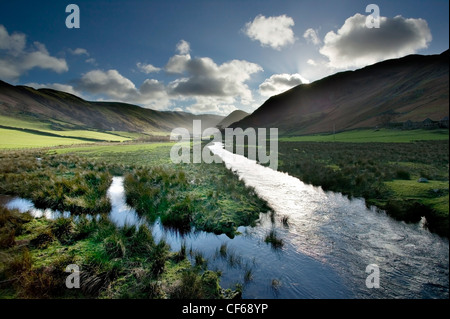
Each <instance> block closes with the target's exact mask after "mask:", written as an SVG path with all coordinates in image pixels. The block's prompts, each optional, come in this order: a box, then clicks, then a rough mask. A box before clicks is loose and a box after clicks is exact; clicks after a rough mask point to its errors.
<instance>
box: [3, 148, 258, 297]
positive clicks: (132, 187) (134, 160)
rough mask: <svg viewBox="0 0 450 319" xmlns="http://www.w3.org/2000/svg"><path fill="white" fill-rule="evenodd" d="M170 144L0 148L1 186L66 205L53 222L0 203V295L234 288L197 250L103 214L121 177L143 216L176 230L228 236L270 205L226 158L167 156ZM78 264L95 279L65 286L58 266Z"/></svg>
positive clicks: (46, 204) (206, 293) (197, 293)
mask: <svg viewBox="0 0 450 319" xmlns="http://www.w3.org/2000/svg"><path fill="white" fill-rule="evenodd" d="M171 145H172V144H167V143H161V144H159V145H158V143H152V144H133V145H112V146H109V147H108V146H105V145H102V146H101V147H99V148H97V147H96V146H95V145H94V146H85V147H84V148H82V149H76V148H70V149H61V148H58V149H55V150H52V149H50V150H49V149H45V150H23V151H2V152H1V154H0V157H1V163H2V164H1V166H0V194H7V195H10V196H19V197H22V198H27V199H30V200H31V201H32V202H33V203H34V204H35V206H36V207H37V208H43V209H47V208H50V209H54V210H59V211H61V212H64V211H70V212H71V218H69V219H57V220H55V221H51V220H46V219H45V218H38V219H30V218H29V216H28V215H27V214H24V215H20V214H18V213H17V212H14V211H9V210H7V209H2V210H1V212H0V218H1V219H2V224H0V242H1V247H0V254H1V256H0V258H1V264H2V267H1V269H0V281H1V282H3V281H4V282H5V283H7V285H2V286H1V287H0V288H1V290H2V292H1V295H2V298H10V297H13V298H66V297H68V298H78V297H81V298H85V297H88V298H102V297H105V298H119V297H120V298H122V297H124V298H143V297H145V298H229V297H233V296H238V295H239V294H240V292H239V289H238V290H236V289H232V290H228V291H225V290H223V289H221V288H220V285H219V281H220V274H219V273H218V272H214V271H210V270H208V269H207V268H206V262H205V261H204V259H203V258H202V257H201V254H199V253H198V252H196V251H192V250H191V251H188V250H187V247H184V248H181V250H180V251H177V252H173V251H170V250H169V247H168V245H167V244H166V243H165V242H164V240H162V241H161V240H160V241H159V242H156V241H155V240H153V238H152V236H151V234H150V233H149V232H148V230H145V229H143V228H142V229H141V228H139V230H136V231H134V230H133V229H132V228H131V227H124V228H118V227H116V226H115V225H113V224H111V222H110V221H108V219H107V218H106V217H107V216H108V214H109V212H110V211H111V208H112V207H111V202H110V200H109V198H108V194H107V190H108V187H109V186H110V185H111V181H112V177H113V176H118V175H119V176H120V175H121V176H125V177H126V180H127V181H126V183H125V188H126V191H127V193H126V196H127V199H128V202H129V203H130V204H131V206H133V208H136V210H137V211H138V213H139V215H140V216H141V217H143V218H145V219H146V220H148V221H149V222H153V221H155V219H156V218H160V220H161V221H162V223H163V224H164V225H165V226H167V227H169V228H172V229H173V228H175V229H177V231H180V232H183V231H188V230H189V229H190V228H191V227H195V228H196V229H198V230H201V229H203V230H207V231H211V232H215V233H217V234H221V233H226V234H227V235H228V236H229V237H234V236H235V234H236V232H237V228H238V227H239V226H243V225H250V224H254V223H255V221H256V220H257V219H258V218H259V214H260V212H261V211H264V210H267V207H266V206H265V202H264V201H262V200H260V199H259V198H258V197H257V196H256V195H255V194H254V193H252V190H251V189H249V188H247V187H245V185H244V184H243V183H242V182H241V181H239V179H238V178H237V177H236V176H235V175H234V174H233V173H231V172H229V171H228V170H227V169H226V168H225V167H224V166H223V164H211V165H205V164H200V165H181V164H180V165H175V164H172V163H171V162H170V158H169V154H170V147H171ZM58 152H61V153H62V154H59V153H58ZM149 192H150V193H149ZM86 214H89V215H92V216H95V215H98V216H101V221H99V222H97V221H96V220H95V219H94V220H89V219H86V217H84V216H86ZM74 218H81V219H82V222H81V223H80V222H74V220H73V219H74ZM142 236H143V237H142ZM140 245H144V246H143V247H141V246H140ZM136 249H137V251H136ZM189 254H191V255H189ZM60 259H61V260H60ZM74 262H76V263H78V264H79V265H80V266H81V268H83V269H85V270H86V271H87V272H84V273H85V274H86V273H88V274H89V278H87V279H86V278H85V279H86V280H84V281H85V282H86V281H87V282H88V283H89V282H92V283H93V282H97V283H98V284H97V286H95V287H91V288H86V287H85V288H83V289H84V290H83V289H82V290H79V291H77V292H73V291H67V289H62V290H61V288H64V287H61V285H62V284H63V283H64V278H65V277H66V276H67V275H68V274H67V273H64V269H63V268H61V267H62V266H63V265H67V264H68V263H69V264H70V263H74ZM155 267H156V268H155ZM158 267H159V268H158ZM158 269H159V270H158ZM52 278H53V279H52ZM100 282H102V285H101V286H98V285H100ZM11 283H12V284H13V285H12V286H11V287H12V288H11V289H12V290H11V289H10V285H9V284H11ZM152 289H153V290H152Z"/></svg>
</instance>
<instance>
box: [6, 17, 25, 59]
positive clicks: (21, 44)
mask: <svg viewBox="0 0 450 319" xmlns="http://www.w3.org/2000/svg"><path fill="white" fill-rule="evenodd" d="M25 44H26V36H25V34H22V33H17V32H14V33H13V34H11V35H9V34H8V31H7V30H6V28H5V27H4V26H3V25H1V24H0V50H6V51H7V52H8V53H9V54H11V55H12V56H17V55H19V54H20V53H22V52H23V50H24V49H25Z"/></svg>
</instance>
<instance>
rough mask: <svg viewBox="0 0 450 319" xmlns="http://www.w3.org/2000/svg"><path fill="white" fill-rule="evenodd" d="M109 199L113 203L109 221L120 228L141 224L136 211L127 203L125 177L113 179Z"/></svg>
mask: <svg viewBox="0 0 450 319" xmlns="http://www.w3.org/2000/svg"><path fill="white" fill-rule="evenodd" d="M108 198H109V201H110V202H111V212H110V214H109V219H110V220H111V221H112V222H113V223H114V224H116V225H117V226H119V227H123V226H124V225H136V226H138V225H139V224H140V223H141V220H140V218H139V217H138V215H137V214H136V211H135V210H134V209H133V208H131V207H130V206H128V205H127V203H126V202H125V189H124V187H123V177H122V176H115V177H113V180H112V183H111V186H110V187H109V189H108Z"/></svg>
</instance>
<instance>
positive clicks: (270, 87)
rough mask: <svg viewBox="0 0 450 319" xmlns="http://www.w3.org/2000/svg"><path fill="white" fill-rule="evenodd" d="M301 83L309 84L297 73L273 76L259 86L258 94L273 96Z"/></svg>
mask: <svg viewBox="0 0 450 319" xmlns="http://www.w3.org/2000/svg"><path fill="white" fill-rule="evenodd" d="M303 83H309V81H308V80H306V79H305V78H304V77H302V76H301V75H300V74H298V73H295V74H286V73H283V74H274V75H272V76H271V77H270V78H268V79H266V80H265V81H264V82H263V83H262V84H261V85H260V86H259V93H260V94H261V95H263V96H273V95H277V94H280V93H282V92H284V91H287V90H289V89H291V88H293V87H294V86H297V85H299V84H303Z"/></svg>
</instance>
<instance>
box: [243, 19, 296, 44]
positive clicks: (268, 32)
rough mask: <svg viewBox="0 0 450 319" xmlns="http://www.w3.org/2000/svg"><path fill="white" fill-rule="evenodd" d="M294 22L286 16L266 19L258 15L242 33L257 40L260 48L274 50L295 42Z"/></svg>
mask: <svg viewBox="0 0 450 319" xmlns="http://www.w3.org/2000/svg"><path fill="white" fill-rule="evenodd" d="M294 24H295V23H294V20H293V19H292V18H291V17H288V16H286V15H281V16H278V17H268V18H266V17H265V16H263V15H258V16H257V17H256V18H255V19H254V20H253V21H252V22H248V23H247V24H246V25H245V27H244V29H243V31H244V33H245V34H246V35H247V36H248V37H249V38H250V39H252V40H257V41H259V42H260V43H261V45H262V46H269V47H271V48H273V49H275V50H280V49H281V48H282V47H284V46H286V45H288V44H292V43H294V42H295V40H296V39H295V36H294V31H292V27H293V26H294Z"/></svg>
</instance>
